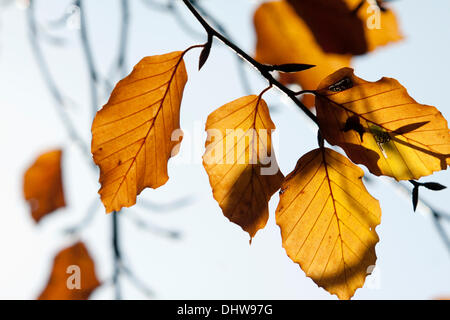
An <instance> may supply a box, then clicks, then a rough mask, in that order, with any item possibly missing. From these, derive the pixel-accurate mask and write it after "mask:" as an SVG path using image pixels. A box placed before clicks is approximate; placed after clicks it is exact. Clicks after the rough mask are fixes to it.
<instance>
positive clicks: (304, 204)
mask: <svg viewBox="0 0 450 320" xmlns="http://www.w3.org/2000/svg"><path fill="white" fill-rule="evenodd" d="M363 175H364V173H363V171H362V170H361V169H360V168H359V167H357V166H356V165H354V164H353V163H351V162H350V161H349V160H348V159H347V158H345V157H344V156H342V155H341V154H339V153H337V152H336V151H333V150H331V149H325V148H324V149H316V150H313V151H311V152H309V153H307V154H306V155H304V156H303V157H301V158H300V160H299V161H298V163H297V166H296V168H295V170H294V171H292V172H291V173H290V174H289V175H288V176H287V177H286V180H285V181H284V182H283V185H282V186H281V192H280V203H279V204H278V208H277V211H276V221H277V224H278V225H279V226H280V229H281V238H282V241H283V247H284V248H285V249H286V252H287V254H288V256H289V257H290V258H291V259H292V260H293V261H294V262H296V263H298V264H299V265H300V267H301V268H302V270H303V271H304V272H305V273H306V275H307V276H308V277H310V278H311V279H312V280H313V281H314V282H315V283H317V284H318V285H319V286H321V287H323V288H325V289H326V290H327V291H328V292H330V293H332V294H336V295H337V296H338V297H339V298H340V299H349V298H351V297H352V296H353V294H354V293H355V291H356V289H358V288H361V287H362V286H363V284H364V281H365V278H366V275H367V273H370V272H371V270H372V269H373V266H374V265H375V261H376V255H375V245H376V243H377V242H378V235H377V234H376V232H375V227H376V226H377V225H378V224H379V223H380V219H381V209H380V206H379V203H378V200H376V199H374V198H373V197H372V196H371V195H370V194H369V193H368V192H367V190H366V188H365V187H364V184H363V183H362V177H363Z"/></svg>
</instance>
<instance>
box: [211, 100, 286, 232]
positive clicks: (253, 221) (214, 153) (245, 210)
mask: <svg viewBox="0 0 450 320" xmlns="http://www.w3.org/2000/svg"><path fill="white" fill-rule="evenodd" d="M274 129H275V125H274V124H273V122H272V120H271V119H270V114H269V109H268V108H267V104H266V102H265V101H264V100H263V99H261V97H260V96H255V95H251V96H246V97H242V98H239V99H237V100H234V101H232V102H230V103H228V104H226V105H224V106H222V107H220V108H219V109H217V110H216V111H214V112H213V113H211V114H210V115H209V116H208V120H207V122H206V131H207V133H208V138H207V141H206V151H205V154H204V155H203V166H204V167H205V169H206V172H207V173H208V176H209V182H210V184H211V187H212V189H213V195H214V198H215V199H216V200H217V202H218V203H219V206H220V207H221V208H222V211H223V214H224V215H225V216H226V217H227V218H228V219H229V220H230V221H232V222H234V223H236V224H238V225H239V226H241V228H242V229H243V230H244V231H247V232H248V233H249V235H250V237H251V238H252V237H253V236H254V235H255V234H256V232H257V231H258V230H259V229H262V228H264V226H265V225H266V223H267V219H268V217H269V212H268V202H269V200H270V198H271V196H272V195H273V193H275V192H276V191H277V190H278V189H279V188H280V185H281V182H282V180H283V174H282V173H281V172H280V170H279V168H278V165H277V162H276V159H275V154H274V153H273V150H272V141H271V130H274Z"/></svg>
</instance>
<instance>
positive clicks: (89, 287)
mask: <svg viewBox="0 0 450 320" xmlns="http://www.w3.org/2000/svg"><path fill="white" fill-rule="evenodd" d="M99 285H100V282H99V280H98V279H97V275H96V273H95V264H94V261H93V260H92V258H91V256H90V255H89V252H88V251H87V248H86V246H85V245H84V243H82V242H77V243H76V244H74V245H72V246H70V247H68V248H66V249H63V250H61V251H60V252H59V253H58V254H57V255H56V257H55V259H54V261H53V267H52V271H51V274H50V278H49V280H48V283H47V286H46V287H45V289H44V290H43V292H42V293H41V294H40V295H39V298H38V299H39V300H87V299H88V298H89V296H90V295H91V293H92V292H93V291H94V290H95V289H96V288H97V287H98V286H99Z"/></svg>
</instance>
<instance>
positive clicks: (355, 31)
mask: <svg viewBox="0 0 450 320" xmlns="http://www.w3.org/2000/svg"><path fill="white" fill-rule="evenodd" d="M288 2H289V3H290V4H291V5H292V6H293V7H294V9H295V11H296V12H297V14H298V15H299V16H300V17H301V18H302V19H303V20H304V21H305V22H306V23H307V25H308V27H309V29H310V30H311V32H312V33H313V34H314V37H315V39H316V40H317V42H318V43H319V45H320V46H321V48H322V50H323V51H325V52H327V53H339V54H352V55H360V54H364V53H367V52H369V51H373V50H375V49H376V48H377V47H378V46H382V45H386V44H388V43H390V42H395V41H399V40H400V39H402V36H401V34H400V31H399V28H398V23H397V20H396V17H395V13H394V12H393V11H392V10H391V9H388V8H386V9H384V10H380V8H379V7H378V6H377V5H374V4H370V3H369V1H364V2H363V4H362V5H361V7H359V8H358V5H359V4H360V3H361V0H288ZM357 8H358V9H357ZM383 8H384V6H383ZM356 9H357V10H356ZM355 10H356V11H355Z"/></svg>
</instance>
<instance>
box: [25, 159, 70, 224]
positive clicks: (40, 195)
mask: <svg viewBox="0 0 450 320" xmlns="http://www.w3.org/2000/svg"><path fill="white" fill-rule="evenodd" d="M61 155H62V151H61V150H54V151H49V152H46V153H44V154H42V155H40V156H39V157H38V158H37V159H36V161H35V162H34V163H33V165H32V166H31V167H29V168H28V169H27V171H26V172H25V175H24V180H23V193H24V198H25V200H26V201H28V204H29V206H30V210H31V216H32V217H33V219H34V221H36V222H39V221H40V220H41V219H42V218H43V217H45V216H46V215H47V214H49V213H51V212H53V211H55V210H56V209H58V208H61V207H65V206H66V202H65V199H64V191H63V184H62V173H61Z"/></svg>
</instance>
